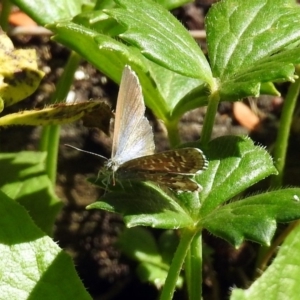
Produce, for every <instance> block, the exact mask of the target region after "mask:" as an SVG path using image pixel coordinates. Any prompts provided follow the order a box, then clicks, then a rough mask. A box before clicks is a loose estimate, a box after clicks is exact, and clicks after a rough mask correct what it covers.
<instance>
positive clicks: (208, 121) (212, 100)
mask: <svg viewBox="0 0 300 300" xmlns="http://www.w3.org/2000/svg"><path fill="white" fill-rule="evenodd" d="M219 101H220V96H219V93H218V92H217V91H216V92H213V93H212V94H211V95H210V97H209V99H208V106H207V111H206V115H205V118H204V122H203V128H202V134H201V138H200V145H201V146H206V145H207V144H208V142H209V141H210V139H211V134H212V131H213V126H214V122H215V116H216V113H217V110H218V105H219Z"/></svg>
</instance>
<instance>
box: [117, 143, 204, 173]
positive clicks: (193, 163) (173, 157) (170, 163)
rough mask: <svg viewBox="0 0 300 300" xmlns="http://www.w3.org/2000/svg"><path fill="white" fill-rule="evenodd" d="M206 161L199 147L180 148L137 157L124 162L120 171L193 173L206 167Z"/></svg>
mask: <svg viewBox="0 0 300 300" xmlns="http://www.w3.org/2000/svg"><path fill="white" fill-rule="evenodd" d="M207 166H208V162H207V160H206V158H205V156H204V154H203V153H202V151H201V150H200V149H197V148H181V149H176V150H170V151H164V152H160V153H156V154H153V155H148V156H143V157H139V158H136V159H133V160H130V161H128V162H126V163H124V164H123V165H122V166H121V167H120V168H119V170H120V172H130V173H131V172H140V171H142V172H149V171H151V172H156V173H163V174H164V173H166V174H181V175H195V174H198V173H200V172H202V171H203V170H205V169H207Z"/></svg>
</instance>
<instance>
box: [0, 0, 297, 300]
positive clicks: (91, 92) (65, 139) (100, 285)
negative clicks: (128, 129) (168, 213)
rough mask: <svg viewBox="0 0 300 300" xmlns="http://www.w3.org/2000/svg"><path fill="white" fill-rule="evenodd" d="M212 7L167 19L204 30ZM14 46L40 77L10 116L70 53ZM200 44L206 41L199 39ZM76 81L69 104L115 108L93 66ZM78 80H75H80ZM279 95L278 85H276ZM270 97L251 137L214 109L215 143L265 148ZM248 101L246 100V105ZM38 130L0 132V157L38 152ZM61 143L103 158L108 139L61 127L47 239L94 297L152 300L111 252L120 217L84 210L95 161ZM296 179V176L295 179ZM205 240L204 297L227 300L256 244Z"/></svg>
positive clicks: (185, 136)
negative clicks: (246, 142)
mask: <svg viewBox="0 0 300 300" xmlns="http://www.w3.org/2000/svg"><path fill="white" fill-rule="evenodd" d="M211 2H212V1H209V0H207V1H198V2H197V4H188V5H186V6H185V7H184V8H181V9H178V10H176V11H175V12H174V13H175V14H176V16H178V18H179V19H180V20H181V21H182V22H183V24H185V25H186V26H187V27H188V28H190V29H203V24H204V15H205V13H206V12H207V9H208V7H209V5H210V4H211ZM13 42H14V45H15V47H16V48H35V49H36V50H37V52H38V57H39V60H40V68H41V69H42V70H44V71H45V72H46V73H47V74H46V76H45V78H44V79H43V82H42V84H41V86H40V88H39V89H38V90H37V91H36V92H35V93H34V95H32V96H31V97H30V98H28V99H27V100H25V101H23V102H21V103H20V104H18V105H15V106H12V107H9V108H8V109H7V110H6V111H5V113H11V112H14V111H19V110H23V109H30V108H32V107H43V106H44V105H45V104H46V103H47V101H49V98H50V95H51V93H52V92H53V91H54V88H55V83H56V82H57V80H58V78H59V76H60V75H61V73H62V71H63V67H64V64H65V62H66V60H67V58H68V55H69V51H68V50H67V49H66V48H64V47H63V46H61V45H58V44H56V43H53V42H51V41H50V40H49V37H41V36H18V37H14V38H13ZM201 43H202V44H203V46H205V41H201ZM78 74H79V75H80V76H82V77H81V79H75V80H74V85H73V88H72V90H73V91H74V93H75V100H76V101H82V100H87V99H99V98H103V97H106V98H108V100H109V101H110V102H111V103H112V107H114V105H115V101H116V97H117V93H118V86H117V85H116V84H114V83H112V82H111V81H110V80H109V79H107V78H105V77H104V76H103V75H102V74H100V73H99V72H98V71H97V70H96V69H95V68H94V67H92V66H91V65H89V64H88V63H86V62H82V64H81V65H80V68H79V69H78ZM79 75H78V76H79ZM280 89H282V91H283V94H284V93H285V90H284V89H285V86H282V87H280ZM273 100H274V99H273V98H272V97H262V98H260V99H259V100H258V101H257V102H256V103H257V107H258V110H260V111H261V112H262V113H263V114H265V115H266V116H268V117H267V118H266V120H267V121H265V124H262V126H260V128H259V130H257V131H255V132H248V131H247V129H245V128H243V127H241V126H240V125H239V124H237V123H236V121H235V120H234V117H233V114H232V104H231V103H221V104H220V107H219V113H218V115H217V118H216V122H215V124H216V125H215V128H214V133H213V135H214V137H216V136H221V135H228V134H249V135H250V136H251V137H252V138H253V139H254V140H255V141H257V142H259V143H260V144H262V145H264V146H267V147H270V146H271V145H272V143H273V142H274V140H275V138H276V127H277V124H278V118H279V116H280V109H281V105H275V104H274V101H273ZM246 102H247V101H246ZM204 114H205V109H204V108H201V109H197V110H195V111H192V112H190V113H188V114H186V115H185V116H184V117H183V118H182V122H181V124H180V133H181V137H182V140H183V141H194V140H196V139H198V138H199V132H201V124H202V120H203V116H204ZM147 116H148V118H149V119H150V120H151V122H152V125H153V128H154V130H155V135H156V145H157V149H158V151H160V150H164V149H167V148H168V141H167V137H166V134H165V131H164V128H163V125H162V124H161V123H160V122H159V121H157V120H155V118H154V117H153V115H152V114H151V112H150V111H148V112H147ZM40 132H41V128H32V127H12V128H7V129H2V130H1V135H0V144H1V147H2V151H7V152H17V151H21V150H34V149H37V145H38V142H39V136H40ZM65 143H68V144H71V145H74V146H77V147H79V148H82V149H84V150H87V151H92V152H95V153H99V154H101V155H104V156H106V157H109V156H110V147H111V138H109V137H107V136H106V135H105V134H104V133H102V132H100V131H99V130H97V129H87V128H85V127H83V126H82V124H81V123H80V122H78V123H76V124H70V125H66V126H63V128H62V131H61V147H60V153H59V163H58V174H57V187H56V192H57V194H58V196H59V197H60V198H61V199H62V200H63V201H64V203H65V206H64V208H63V210H62V212H61V214H60V215H59V217H58V219H57V222H56V228H55V234H54V239H55V240H56V241H58V243H59V245H60V247H62V248H63V249H65V250H66V251H67V252H68V253H70V254H71V255H72V257H73V258H74V261H75V265H76V268H77V271H78V273H79V275H80V277H81V278H82V281H83V282H84V285H85V286H86V288H87V289H88V291H89V292H90V293H91V295H92V296H93V297H94V299H125V298H129V297H130V299H149V300H153V299H156V298H157V295H158V292H157V290H156V288H155V287H153V286H151V285H150V284H145V283H141V282H140V281H139V279H138V278H137V276H136V274H135V268H136V263H135V262H132V261H130V260H129V259H128V258H126V257H125V256H123V255H122V253H120V251H119V250H118V248H117V247H116V246H115V243H116V241H117V237H118V234H119V233H120V232H121V231H122V229H123V228H124V224H123V222H122V219H121V218H120V217H119V216H117V215H114V214H110V213H106V212H104V211H87V210H85V207H86V205H87V204H89V203H92V202H94V201H95V200H97V199H98V198H99V196H100V195H101V191H100V190H98V189H97V188H95V187H94V186H93V185H91V184H89V183H88V182H87V181H86V179H87V178H88V177H92V176H95V175H96V174H97V173H98V171H99V169H100V167H101V165H102V163H103V162H102V161H101V159H99V158H97V157H96V156H95V157H93V156H90V155H87V154H84V153H81V152H77V151H74V150H73V149H69V148H66V147H64V146H63V145H64V144H65ZM293 149H299V135H298V134H297V132H296V133H295V134H294V135H293V137H291V150H290V152H289V159H288V163H287V164H288V165H287V168H288V172H287V174H290V176H289V178H287V180H286V183H288V184H291V185H299V176H298V174H299V168H300V162H299V153H298V152H296V153H295V151H293ZM295 174H297V175H296V176H295ZM204 238H205V241H206V243H207V245H208V246H209V247H211V248H212V249H213V250H214V254H213V255H212V257H211V259H207V261H206V263H205V268H204V292H205V294H204V299H212V298H214V297H216V296H217V295H218V296H219V297H220V298H219V299H226V298H227V297H228V295H229V293H230V288H231V287H233V286H238V287H243V288H245V287H246V286H247V284H249V282H248V279H249V278H251V276H252V274H250V273H249V274H248V273H247V271H246V272H245V270H247V268H248V267H249V270H251V267H252V264H253V262H254V258H255V253H256V251H255V250H256V249H257V247H258V245H256V244H252V243H249V242H246V243H244V245H243V246H242V247H241V248H240V249H239V250H236V249H234V248H233V247H231V246H229V245H228V244H227V243H226V242H224V241H223V240H220V239H217V238H215V237H212V236H211V235H210V234H205V237H204ZM176 297H177V299H184V291H179V292H178V294H177V295H176Z"/></svg>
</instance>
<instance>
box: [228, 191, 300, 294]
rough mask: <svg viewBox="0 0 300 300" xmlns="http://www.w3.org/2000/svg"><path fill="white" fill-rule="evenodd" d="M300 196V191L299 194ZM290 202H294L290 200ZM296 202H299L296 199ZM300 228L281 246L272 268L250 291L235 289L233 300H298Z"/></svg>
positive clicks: (299, 288)
mask: <svg viewBox="0 0 300 300" xmlns="http://www.w3.org/2000/svg"><path fill="white" fill-rule="evenodd" d="M297 193H298V194H299V191H298V192H297ZM290 201H293V200H292V199H290ZM294 201H299V198H298V199H297V198H295V199H294ZM299 251H300V227H299V226H297V227H296V228H294V230H293V231H292V232H291V233H290V234H289V236H288V237H287V238H286V239H285V241H284V243H283V244H282V245H281V246H280V248H279V252H278V254H277V256H276V258H275V259H274V261H273V262H272V264H271V266H269V267H268V269H267V270H266V271H265V272H264V273H263V275H262V276H261V277H260V278H258V279H257V280H256V281H255V282H254V283H253V284H252V285H251V287H250V288H249V289H247V290H245V291H244V290H241V289H233V292H232V296H231V298H230V299H231V300H250V299H251V300H260V299H268V300H278V299H289V300H298V299H299V295H300V285H299V278H300V256H299Z"/></svg>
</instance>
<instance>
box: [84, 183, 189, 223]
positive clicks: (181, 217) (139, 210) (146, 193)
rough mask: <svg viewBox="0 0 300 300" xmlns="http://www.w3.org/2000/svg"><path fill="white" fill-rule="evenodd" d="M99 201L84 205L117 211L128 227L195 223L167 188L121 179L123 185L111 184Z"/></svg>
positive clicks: (88, 207)
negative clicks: (113, 185) (110, 190)
mask: <svg viewBox="0 0 300 300" xmlns="http://www.w3.org/2000/svg"><path fill="white" fill-rule="evenodd" d="M111 189H112V191H113V192H107V193H106V194H105V195H104V196H103V197H102V198H101V201H97V202H94V203H92V204H90V205H89V206H87V209H104V210H107V211H110V212H116V213H120V214H122V215H123V217H124V222H125V223H126V225H127V227H134V226H151V227H156V228H165V229H177V228H183V227H187V226H192V225H193V224H194V221H193V219H192V218H191V217H190V215H189V213H188V211H187V210H186V207H185V206H184V204H183V203H181V202H180V199H178V198H176V194H173V193H172V192H171V191H169V190H165V191H164V190H162V189H159V188H158V187H157V186H156V185H154V184H151V183H146V182H134V181H131V182H128V183H127V182H126V181H124V182H122V187H118V186H115V187H112V188H111Z"/></svg>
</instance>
